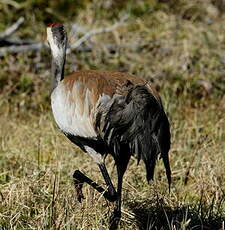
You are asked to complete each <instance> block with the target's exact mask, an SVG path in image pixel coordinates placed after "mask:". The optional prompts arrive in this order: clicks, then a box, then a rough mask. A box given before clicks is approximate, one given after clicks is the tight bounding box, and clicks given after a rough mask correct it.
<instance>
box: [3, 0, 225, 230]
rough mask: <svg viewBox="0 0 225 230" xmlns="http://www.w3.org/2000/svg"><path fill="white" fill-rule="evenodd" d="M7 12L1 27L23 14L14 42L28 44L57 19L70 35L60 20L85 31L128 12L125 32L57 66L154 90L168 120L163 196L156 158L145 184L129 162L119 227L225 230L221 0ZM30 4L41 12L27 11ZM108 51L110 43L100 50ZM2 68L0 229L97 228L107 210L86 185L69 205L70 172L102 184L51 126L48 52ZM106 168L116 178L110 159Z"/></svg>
mask: <svg viewBox="0 0 225 230" xmlns="http://www.w3.org/2000/svg"><path fill="white" fill-rule="evenodd" d="M13 3H14V6H11V5H10V4H13ZM17 4H18V5H16V4H15V2H14V1H9V2H8V3H7V2H5V3H4V2H3V4H2V6H0V7H1V9H2V11H3V14H2V15H3V16H4V15H8V14H9V12H11V14H10V16H8V17H2V20H1V22H3V23H0V28H2V29H4V28H5V27H7V25H10V24H11V23H12V21H15V20H16V19H17V18H16V16H15V15H17V16H19V15H25V16H26V24H25V25H24V27H23V28H22V29H21V30H19V31H18V32H17V34H16V36H19V37H25V38H35V39H37V40H38V39H39V40H44V39H45V38H44V37H45V35H44V34H45V25H44V23H45V22H49V20H53V19H54V20H55V21H62V22H64V23H65V25H66V26H67V28H68V30H69V28H70V24H69V23H68V21H69V19H70V20H71V22H72V23H75V22H79V24H80V25H81V26H86V27H87V28H89V29H92V28H99V27H102V26H107V25H110V24H112V23H113V22H114V21H115V20H116V19H115V18H116V17H117V16H118V15H119V13H129V14H130V18H129V20H128V24H127V25H125V26H122V27H121V28H119V29H117V30H116V31H114V32H113V33H109V34H101V35H98V36H95V37H93V38H92V39H91V43H90V44H92V46H93V49H92V52H82V53H81V52H73V53H72V54H71V55H70V56H69V57H68V59H67V66H66V72H67V73H69V72H71V71H72V70H73V69H74V62H75V64H76V66H77V68H78V69H90V68H94V69H110V70H120V71H127V72H130V73H134V74H136V75H139V76H141V77H144V78H146V79H148V80H149V81H151V82H152V84H153V85H154V86H155V87H156V88H157V89H158V90H159V91H160V94H161V96H162V99H163V102H164V105H165V109H166V111H167V113H168V115H169V118H170V122H171V131H172V148H171V151H170V158H171V167H172V171H173V175H172V177H173V184H172V187H171V192H170V193H168V186H167V182H166V178H165V173H164V168H163V165H162V162H160V161H159V162H158V165H157V166H158V167H157V169H156V174H155V180H154V182H153V183H151V184H150V185H148V184H147V183H146V180H145V172H144V165H143V164H142V163H140V165H139V166H137V164H136V160H135V159H131V161H130V164H129V168H128V170H127V172H126V174H125V179H124V189H123V191H124V194H123V205H122V220H121V224H120V229H124V230H125V229H126V230H127V229H169V230H178V229H179V230H184V229H185V230H186V229H222V230H223V229H225V227H224V226H225V202H224V199H225V181H224V173H225V170H224V168H225V144H224V137H225V135H224V130H225V122H224V114H225V103H224V91H225V88H224V86H225V84H224V83H225V79H224V73H225V65H224V55H225V51H224V50H225V49H224V48H225V43H224V40H225V37H224V36H225V35H224V33H223V29H224V22H225V17H224V15H223V8H222V7H218V6H221V5H219V4H220V1H209V0H207V1H204V4H203V1H200V0H198V1H196V2H194V1H184V0H179V1H177V4H176V6H174V5H173V1H169V2H168V3H163V1H162V2H160V3H158V2H157V1H153V0H152V1H139V3H135V2H134V1H128V0H127V1H124V4H122V3H120V2H119V1H118V2H117V1H108V3H107V4H108V5H107V4H106V3H104V1H98V2H94V3H93V2H92V1H85V3H84V4H80V5H79V7H78V8H76V10H74V11H73V10H71V6H72V5H71V6H70V7H69V8H70V10H69V9H68V16H66V15H65V14H63V13H62V14H61V13H60V10H59V9H58V8H57V7H58V6H57V4H55V3H51V5H50V3H43V2H42V1H41V0H39V1H36V2H35V3H34V2H33V1H28V0H27V1H21V2H18V3H17ZM45 4H46V5H45ZM60 4H62V2H61V3H60ZM66 4H70V3H69V1H67V3H66ZM66 4H65V7H66ZM25 6H26V7H28V6H29V7H28V8H27V9H26V8H24V7H25ZM33 7H39V10H38V11H36V13H35V14H33V15H30V14H29V12H30V10H31V9H33ZM60 7H61V5H60ZM107 7H113V9H114V10H113V11H112V12H111V11H109V8H107ZM57 9H58V10H57ZM52 18H53V19H52ZM43 22H44V23H43ZM33 25H36V26H35V28H34V29H33V30H32V29H31V28H33V27H34V26H33ZM70 40H72V39H71V38H70ZM107 44H113V45H115V44H116V47H115V49H114V50H111V51H109V50H108V49H107V48H106V45H107ZM0 68H1V72H0V90H1V91H0V127H1V132H0V168H1V170H0V229H1V230H3V229H4V230H8V229H85V230H86V229H100V230H102V229H107V226H108V217H109V215H110V212H111V210H112V204H110V203H108V202H107V201H106V200H104V198H103V197H102V195H100V194H98V193H96V192H95V191H93V189H91V188H90V187H89V186H84V191H83V192H84V195H85V198H86V199H85V200H84V201H83V203H82V204H80V203H78V202H77V200H76V196H75V191H74V187H73V183H72V173H73V171H74V170H75V169H77V168H79V169H81V171H83V172H85V173H86V174H87V175H89V176H90V177H91V178H93V179H94V180H96V181H97V182H98V183H100V184H102V183H103V181H102V177H101V175H100V173H99V171H98V168H97V167H96V166H95V165H94V164H93V162H92V160H91V159H90V158H89V156H87V155H86V154H85V153H82V152H81V151H80V150H79V149H78V148H76V147H75V146H73V145H72V144H71V143H70V142H69V141H68V140H66V138H65V137H64V136H63V135H62V134H60V132H59V131H58V129H57V128H56V126H55V123H54V121H53V118H52V115H51V111H50V106H49V88H50V86H49V85H50V77H49V75H50V56H49V52H47V51H43V52H41V53H35V52H34V53H32V52H28V53H25V54H18V55H6V56H5V57H2V58H1V59H0ZM107 166H108V169H109V171H110V174H111V175H112V178H113V180H114V181H115V179H116V175H115V169H114V164H113V161H112V159H111V158H110V157H109V158H108V159H107ZM102 185H103V186H104V184H102Z"/></svg>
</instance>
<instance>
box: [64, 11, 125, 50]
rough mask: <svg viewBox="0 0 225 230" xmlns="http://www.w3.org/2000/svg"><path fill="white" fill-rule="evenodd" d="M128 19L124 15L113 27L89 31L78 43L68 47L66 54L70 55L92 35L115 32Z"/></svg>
mask: <svg viewBox="0 0 225 230" xmlns="http://www.w3.org/2000/svg"><path fill="white" fill-rule="evenodd" d="M127 19H128V15H125V16H124V17H123V18H121V20H120V21H119V22H116V23H115V24H114V25H112V26H109V27H105V28H101V29H96V30H91V31H89V32H87V33H86V34H85V35H84V36H83V37H81V38H80V39H79V40H78V41H76V42H75V43H74V44H72V45H71V46H70V48H69V49H68V50H67V53H70V52H71V51H72V50H74V49H76V48H77V47H79V46H80V45H81V44H82V43H83V42H85V41H87V40H88V39H90V37H92V36H93V35H96V34H100V33H107V32H111V31H113V30H115V29H116V28H117V27H119V26H120V25H122V24H124V22H125V21H126V20H127Z"/></svg>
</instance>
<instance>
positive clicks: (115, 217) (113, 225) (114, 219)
mask: <svg viewBox="0 0 225 230" xmlns="http://www.w3.org/2000/svg"><path fill="white" fill-rule="evenodd" d="M120 218H121V211H120V210H117V209H114V211H113V213H112V215H111V216H110V218H109V230H116V229H117V228H118V225H119V222H120Z"/></svg>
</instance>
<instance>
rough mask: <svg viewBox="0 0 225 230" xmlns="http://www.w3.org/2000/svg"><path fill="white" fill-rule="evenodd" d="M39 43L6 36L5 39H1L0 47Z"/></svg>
mask: <svg viewBox="0 0 225 230" xmlns="http://www.w3.org/2000/svg"><path fill="white" fill-rule="evenodd" d="M34 43H37V42H35V41H32V40H23V39H19V38H5V39H2V40H1V39H0V47H3V46H12V45H17V46H18V45H29V44H34Z"/></svg>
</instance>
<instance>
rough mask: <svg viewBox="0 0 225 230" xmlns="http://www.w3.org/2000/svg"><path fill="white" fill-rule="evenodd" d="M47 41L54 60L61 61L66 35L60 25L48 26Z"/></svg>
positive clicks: (64, 49)
mask: <svg viewBox="0 0 225 230" xmlns="http://www.w3.org/2000/svg"><path fill="white" fill-rule="evenodd" d="M47 40H48V43H49V46H50V48H51V52H52V56H53V58H54V59H63V56H64V55H65V52H66V46H67V35H66V32H65V30H64V26H63V25H62V24H49V25H48V27H47Z"/></svg>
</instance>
